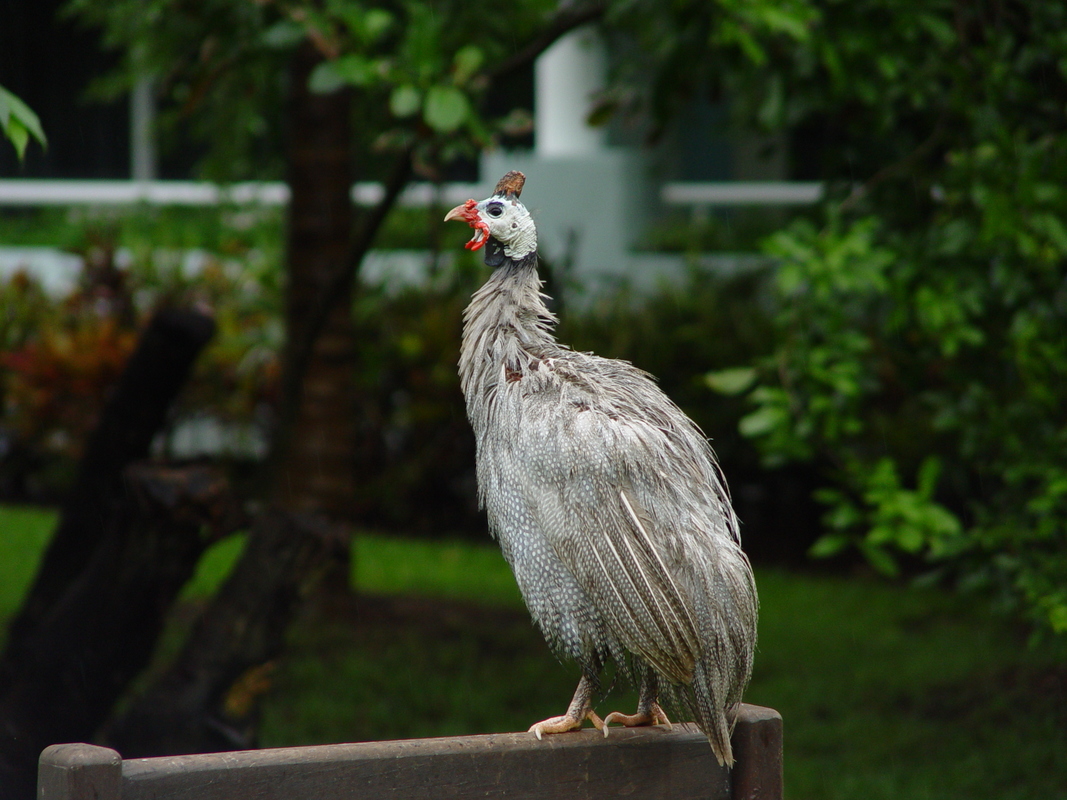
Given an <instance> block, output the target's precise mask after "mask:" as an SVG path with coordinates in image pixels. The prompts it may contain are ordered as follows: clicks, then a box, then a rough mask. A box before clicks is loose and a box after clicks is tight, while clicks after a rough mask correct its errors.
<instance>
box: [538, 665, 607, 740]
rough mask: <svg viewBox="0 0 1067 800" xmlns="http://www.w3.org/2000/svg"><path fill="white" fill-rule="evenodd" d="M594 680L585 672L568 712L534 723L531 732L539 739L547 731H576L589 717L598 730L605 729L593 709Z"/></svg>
mask: <svg viewBox="0 0 1067 800" xmlns="http://www.w3.org/2000/svg"><path fill="white" fill-rule="evenodd" d="M592 696H593V681H592V680H591V679H590V678H589V677H588V676H587V675H585V674H584V673H583V674H582V679H581V680H580V681H578V688H577V689H575V690H574V699H572V700H571V704H570V706H569V707H568V708H567V713H566V714H564V715H563V716H562V717H550V718H549V719H546V720H542V721H541V722H537V723H534V725H532V726H531V727H530V733H532V734H534V735H535V736H536V737H537V738H538V739H540V738H541V736H542V735H544V734H546V733H566V732H567V731H576V730H578V729H579V728H581V727H582V723H584V722H585V721H586V720H587V719H588V720H590V721H591V722H592V723H593V725H594V726H595V727H596V729H597V730H598V731H602V730H604V723H603V721H602V720H601V719H600V717H598V716H597V715H596V712H595V711H593V703H592Z"/></svg>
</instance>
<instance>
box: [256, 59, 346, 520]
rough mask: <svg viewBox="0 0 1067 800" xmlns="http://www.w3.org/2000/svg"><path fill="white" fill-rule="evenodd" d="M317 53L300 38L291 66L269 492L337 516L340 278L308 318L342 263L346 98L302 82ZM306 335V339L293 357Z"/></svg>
mask: <svg viewBox="0 0 1067 800" xmlns="http://www.w3.org/2000/svg"><path fill="white" fill-rule="evenodd" d="M320 61H321V56H319V55H318V53H317V52H316V51H315V49H314V48H313V47H312V46H311V45H310V44H305V45H304V46H302V47H301V48H300V49H299V50H298V51H297V53H296V54H295V56H294V59H293V63H292V69H291V88H290V96H289V113H288V117H289V125H290V131H289V144H288V159H287V160H288V165H289V174H288V182H289V188H290V192H291V196H290V201H289V225H288V228H289V241H288V252H287V267H288V285H287V287H286V306H285V321H286V333H287V337H286V352H285V359H284V364H285V366H284V369H285V375H284V377H283V381H284V382H285V383H286V385H284V386H283V401H282V402H283V408H282V409H281V420H280V426H279V431H278V439H277V441H276V442H275V443H274V447H273V452H272V459H271V460H272V485H271V488H270V490H269V494H270V495H271V497H272V499H273V501H274V502H275V504H276V505H278V506H279V507H281V508H284V509H288V510H290V511H294V512H305V513H306V512H310V513H324V514H326V515H328V516H330V517H333V518H335V519H344V518H346V517H349V516H351V511H352V503H353V497H354V496H355V464H356V449H355V448H356V424H355V420H354V417H355V402H354V383H355V381H354V375H353V370H354V362H353V359H354V354H355V348H354V341H353V333H352V315H351V288H350V286H348V287H345V288H344V289H343V290H342V292H341V296H337V297H331V298H330V301H331V302H332V304H333V308H332V309H331V311H330V312H329V314H328V316H327V317H326V319H325V322H324V324H323V326H322V329H321V331H318V332H315V331H312V330H310V328H309V325H310V320H312V319H313V318H314V316H315V312H316V311H317V309H318V307H319V305H320V304H321V303H322V302H323V298H324V296H325V295H326V294H328V293H329V292H330V291H331V290H332V288H333V287H335V286H336V285H337V281H336V278H337V276H338V274H340V273H341V272H342V270H344V269H345V268H346V256H347V253H348V247H349V241H350V237H351V233H352V222H353V213H352V201H351V194H350V192H351V187H352V140H351V132H350V129H349V128H350V126H349V114H350V111H351V108H350V106H351V97H350V93H349V92H348V91H339V92H334V93H332V94H327V95H323V94H315V93H312V92H311V91H310V90H309V89H308V86H307V79H308V76H309V75H310V73H311V70H312V69H313V68H314V67H315V65H316V64H318V63H319V62H320ZM316 333H317V334H318V335H316ZM309 336H311V337H313V338H314V343H313V345H312V347H311V349H310V351H309V352H308V353H307V360H306V363H300V361H301V348H302V347H303V346H304V345H305V344H306V342H307V339H308V337H309Z"/></svg>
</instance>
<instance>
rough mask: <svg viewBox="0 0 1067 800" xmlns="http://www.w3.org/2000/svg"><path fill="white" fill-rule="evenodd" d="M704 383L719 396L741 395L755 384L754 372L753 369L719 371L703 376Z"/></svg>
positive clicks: (737, 368)
mask: <svg viewBox="0 0 1067 800" xmlns="http://www.w3.org/2000/svg"><path fill="white" fill-rule="evenodd" d="M704 382H705V383H706V384H707V385H708V387H709V388H711V390H712V391H715V392H718V393H719V394H726V395H735V394H741V393H742V392H745V391H747V390H748V389H749V388H750V387H751V386H752V384H753V383H755V382H756V370H755V368H753V367H731V368H730V369H720V370H716V371H715V372H709V373H708V374H707V375H705V376H704Z"/></svg>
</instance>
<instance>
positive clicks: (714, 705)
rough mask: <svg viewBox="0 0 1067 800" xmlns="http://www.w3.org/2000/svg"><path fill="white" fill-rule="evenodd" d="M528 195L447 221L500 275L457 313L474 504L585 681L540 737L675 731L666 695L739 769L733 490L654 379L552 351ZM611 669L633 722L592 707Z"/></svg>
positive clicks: (746, 594)
mask: <svg viewBox="0 0 1067 800" xmlns="http://www.w3.org/2000/svg"><path fill="white" fill-rule="evenodd" d="M524 182H525V176H523V174H522V173H521V172H509V173H508V174H507V175H505V176H504V177H503V178H502V179H501V180H500V183H499V184H497V187H496V190H495V192H494V194H493V196H492V197H490V198H488V199H487V200H483V201H481V202H475V201H474V200H468V201H467V202H466V203H465V204H463V205H460V206H457V207H456V208H454V209H452V210H451V211H449V212H448V215H447V216H446V217H445V220H446V221H447V220H461V221H464V222H467V223H468V224H469V225H470V226H471V227H472V228H474V231H475V233H474V237H473V238H472V239H471V240H470V241H469V242H468V243H467V245H466V247H467V249H469V250H478V249H480V248H482V247H484V248H485V263H486V264H487V265H489V266H490V267H493V268H494V271H493V273H492V274H491V276H490V277H489V279H488V280H487V281H486V283H485V285H484V286H482V287H481V288H480V289H479V290H478V291H476V292H475V293H474V295H473V297H472V299H471V303H470V305H469V306H468V307H467V310H466V312H465V314H464V325H463V344H462V349H461V352H460V360H459V374H460V379H461V382H462V388H463V394H464V396H465V398H466V403H467V414H468V416H469V417H470V422H471V425H472V427H473V428H474V434H475V437H476V440H477V470H478V487H479V499H480V502H481V504H482V506H483V507H484V508H485V509H486V511H487V513H488V518H489V526H490V530H491V532H492V533H493V535H494V536H495V537H496V538H497V540H498V541H499V542H500V547H501V549H502V550H503V553H504V557H505V558H506V559H507V561H508V563H509V564H510V565H511V569H512V571H513V572H514V573H515V578H516V580H517V581H518V584H519V589H520V591H521V592H522V596H523V600H524V601H525V602H526V606H527V608H528V609H529V610H530V614H531V615H532V617H533V619H534V620H535V622H536V623H537V625H538V626H539V627H540V628H541V631H542V632H543V633H544V635H545V638H546V639H547V640H548V642H549V644H550V645H551V646H552V647H553V648H554V649H555V650H556V651H557V653H559V654H560V655H565V656H570V657H571V658H574V659H575V660H576V661H577V662H578V664H579V665H580V666H581V670H582V677H581V680H580V681H579V683H578V688H577V690H576V691H575V693H574V699H573V700H572V701H571V704H570V707H569V708H568V709H567V712H566V713H565V714H563V715H562V716H559V717H552V718H550V719H546V720H544V721H542V722H538V723H536V724H535V725H533V727H531V728H530V731H531V732H533V733H535V734H536V735H537V738H538V739H540V738H541V736H542V734H547V733H562V732H565V731H570V730H575V729H578V728H581V727H582V725H583V723H584V721H585V720H586V719H589V720H590V721H592V723H593V725H595V726H596V727H597V728H598V729H601V730H603V731H604V734H605V735H607V730H608V729H607V725H608V724H610V723H612V722H621V723H623V724H625V725H627V726H632V725H652V724H667V725H669V724H670V723H669V721H668V719H667V716H666V715H665V714H664V713H663V710H662V709H661V708H660V705H659V700H660V694H661V693H663V695H664V696H665V698H666V699H668V700H671V701H673V702H674V703H676V704H680V705H681V706H682V707H684V708H685V709H686V710H687V711H688V712H689V713H690V714H692V716H693V717H694V719H695V720H696V723H697V725H698V726H699V727H700V729H701V730H702V731H703V732H704V733H705V734H706V735H707V737H708V741H709V742H710V743H711V748H712V750H713V752H714V754H715V757H716V758H717V759H718V761H719V763H720V764H726V765H730V764H732V763H733V753H732V750H731V747H730V732H731V729H732V718H733V715H734V712H735V710H736V707H737V705H738V704H739V703H740V702H741V694H742V692H743V690H744V688H745V685H746V684H747V682H748V678H749V675H750V673H751V670H752V656H753V651H754V649H755V643H756V613H757V600H756V587H755V582H754V580H753V576H752V569H751V567H750V566H749V562H748V559H747V558H746V556H745V554H744V553H743V552H742V550H741V547H740V543H739V541H740V537H739V532H738V521H737V517H736V515H735V514H734V511H733V508H732V507H731V505H730V498H729V493H728V491H727V488H726V484H725V481H724V479H723V476H722V473H721V471H720V469H719V466H718V464H717V462H716V460H715V456H714V454H713V453H712V450H711V448H710V446H709V445H708V443H707V440H706V439H705V437H704V435H703V434H702V433H701V431H700V429H699V428H698V427H697V426H696V424H695V423H694V422H692V421H691V420H690V419H689V418H688V417H687V416H686V415H685V414H684V413H683V412H682V411H681V409H679V408H678V407H677V406H676V405H675V404H674V403H673V402H671V400H670V399H669V398H668V397H667V396H666V395H665V394H664V393H663V392H662V391H661V390H660V389H659V388H658V387H657V386H656V384H655V383H654V382H653V380H652V379H651V377H650V376H649V375H648V374H647V373H645V372H642V371H641V370H639V369H637V368H636V367H634V366H632V365H631V364H630V363H628V362H626V361H616V360H612V359H607V358H600V357H599V356H595V355H593V354H591V353H577V352H574V351H573V350H570V349H569V348H567V347H565V346H564V345H561V344H559V343H558V342H557V341H556V340H555V338H554V336H553V335H552V330H553V328H554V326H555V323H556V322H557V320H556V318H555V317H554V316H553V314H552V313H551V312H550V311H549V310H548V308H547V307H546V306H545V303H544V300H545V296H544V295H543V294H542V293H541V281H540V279H539V278H538V275H537V233H536V229H535V227H534V222H533V218H532V217H531V216H530V213H529V211H527V209H526V208H525V206H523V204H522V203H521V202H519V194H520V192H521V191H522V186H523V183H524ZM608 658H611V659H613V660H614V661H615V662H616V663H617V664H618V665H620V667H621V669H622V670H623V671H624V672H625V673H626V674H628V675H629V676H630V677H631V678H633V679H634V680H635V682H636V681H639V683H640V695H639V701H638V707H637V713H635V714H632V715H626V714H620V713H618V712H616V713H612V714H609V715H608V716H607V717H605V718H604V719H603V720H601V719H600V718H599V717H598V716H597V714H596V713H595V712H594V711H593V694H594V692H595V691H597V689H598V686H599V684H598V678H599V673H600V671H601V668H602V667H603V665H604V663H605V661H606V660H607V659H608Z"/></svg>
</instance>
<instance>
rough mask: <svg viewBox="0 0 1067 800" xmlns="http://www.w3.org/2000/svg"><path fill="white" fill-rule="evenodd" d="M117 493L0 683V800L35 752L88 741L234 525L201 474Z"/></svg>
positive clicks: (134, 483) (136, 479)
mask: <svg viewBox="0 0 1067 800" xmlns="http://www.w3.org/2000/svg"><path fill="white" fill-rule="evenodd" d="M123 486H124V488H125V493H126V497H125V500H124V502H123V503H122V504H121V505H114V506H112V507H110V508H109V509H108V515H107V517H106V518H104V519H101V520H95V522H96V523H97V524H99V525H100V526H101V528H102V529H103V531H104V533H103V536H102V538H100V540H99V541H98V542H97V543H96V549H95V550H94V552H93V553H92V555H91V557H89V558H88V559H87V561H86V563H84V564H82V569H81V571H80V573H79V575H78V576H77V578H76V579H75V580H74V581H72V582H71V584H70V585H69V586H68V587H66V591H64V592H63V593H62V595H61V597H59V598H58V599H56V600H55V601H54V602H53V603H52V604H51V606H50V607H49V609H48V611H47V613H46V614H45V615H44V616H43V617H41V618H40V619H39V620H37V624H36V625H35V627H34V629H33V630H32V631H31V632H29V633H28V634H26V635H24V637H23V640H22V642H21V648H20V652H19V656H20V657H19V659H18V660H17V662H14V663H13V664H12V665H11V667H10V669H9V670H8V672H7V674H5V676H4V680H3V681H2V682H0V799H2V800H9V799H10V800H14V799H16V798H28V797H32V796H33V786H34V776H35V774H36V769H37V756H38V754H39V753H40V752H41V750H42V749H44V748H45V747H47V746H48V745H50V744H54V743H56V742H85V741H91V740H92V738H93V736H94V735H95V734H96V731H97V730H98V729H99V727H100V726H101V725H102V724H103V722H104V721H105V719H106V718H107V716H108V714H109V713H110V711H111V708H112V706H113V705H114V704H115V702H116V701H117V700H118V699H119V698H120V697H121V696H122V694H123V693H124V692H125V691H126V689H127V688H128V686H129V684H130V683H131V682H132V681H133V679H134V678H135V677H137V675H139V674H140V673H141V671H142V670H144V668H145V667H146V666H147V665H148V662H149V659H150V658H151V656H152V652H153V650H154V649H155V645H156V641H157V640H158V638H159V634H160V632H161V631H162V629H163V624H164V621H165V619H166V616H167V613H168V612H169V610H170V608H171V605H172V604H173V603H174V600H175V598H176V597H177V595H178V592H180V591H181V588H182V586H184V585H185V583H186V582H187V581H188V580H189V578H190V577H191V576H192V574H193V571H194V570H195V569H196V564H197V561H198V560H199V559H200V556H201V554H202V553H203V551H204V550H205V548H207V546H208V545H209V544H211V542H212V541H214V539H215V538H217V537H218V536H220V535H222V534H224V533H227V532H230V531H232V530H233V528H234V526H236V524H237V522H238V519H239V516H240V515H239V514H238V512H237V508H236V505H235V503H234V502H233V499H232V497H231V496H230V494H229V489H228V485H227V483H226V481H225V479H224V478H223V477H222V475H221V473H220V472H219V471H218V470H215V469H212V468H208V467H182V468H170V467H161V466H156V465H151V464H142V465H134V466H132V467H130V468H129V469H128V470H126V472H125V475H124V480H123ZM206 532H207V533H206Z"/></svg>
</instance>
